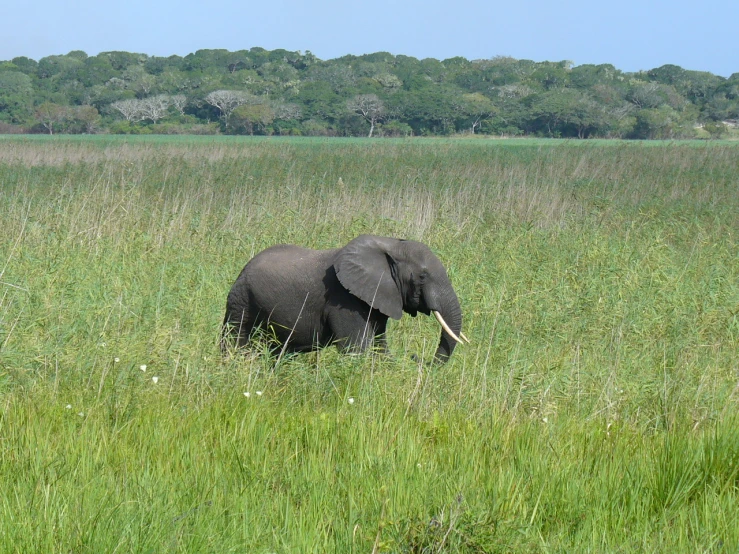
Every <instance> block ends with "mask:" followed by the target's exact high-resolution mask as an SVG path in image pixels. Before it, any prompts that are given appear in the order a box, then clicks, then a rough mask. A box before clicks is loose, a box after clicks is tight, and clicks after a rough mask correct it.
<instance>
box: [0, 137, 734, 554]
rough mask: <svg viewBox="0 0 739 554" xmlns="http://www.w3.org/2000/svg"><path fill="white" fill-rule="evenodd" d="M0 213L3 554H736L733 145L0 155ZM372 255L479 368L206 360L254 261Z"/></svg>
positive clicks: (426, 352) (334, 359)
mask: <svg viewBox="0 0 739 554" xmlns="http://www.w3.org/2000/svg"><path fill="white" fill-rule="evenodd" d="M0 195H1V197H2V201H0V223H1V225H0V491H2V494H1V495H0V551H2V552H91V553H93V552H94V553H98V552H218V553H222V552H255V553H267V552H363V553H371V552H408V553H431V552H691V553H692V552H737V549H739V519H738V517H739V516H737V513H739V511H738V510H737V506H739V257H738V253H739V244H738V242H739V241H738V237H737V232H738V231H739V144H737V143H722V142H716V143H710V144H709V143H699V142H691V143H648V145H647V143H645V144H641V143H625V142H613V143H611V142H602V141H594V142H590V141H587V142H586V141H562V142H559V141H557V142H555V141H543V140H542V141H523V140H521V141H492V140H491V141H481V140H476V141H472V140H471V141H463V140H456V141H443V140H423V141H416V140H412V141H405V140H397V141H383V140H380V141H369V140H352V141H346V140H310V139H303V140H295V139H291V140H280V139H244V138H228V137H226V138H218V139H214V138H211V137H207V138H200V139H198V140H195V139H183V138H181V137H180V138H177V139H166V140H164V139H158V138H152V137H145V138H142V137H136V138H123V137H90V138H69V137H64V138H62V137H43V138H41V137H34V138H33V139H24V138H17V137H13V138H5V137H3V138H2V139H0ZM361 233H375V234H381V235H391V236H399V237H406V238H413V239H417V240H422V241H424V242H426V243H427V244H429V245H430V246H431V248H432V249H433V250H434V251H435V252H436V253H437V254H438V256H439V258H440V259H441V260H442V261H443V262H444V264H445V265H446V267H447V269H448V271H449V274H450V277H451V279H452V282H453V283H454V285H455V288H456V290H457V293H458V295H459V297H460V301H461V303H462V309H463V313H464V317H465V321H464V332H465V334H466V335H467V336H468V337H469V338H470V339H471V340H472V344H471V345H469V346H465V347H462V346H460V347H458V348H457V349H456V351H455V353H454V355H453V356H452V359H451V361H450V362H449V363H448V364H447V365H445V366H441V367H432V366H428V365H426V364H423V363H416V362H414V361H413V358H412V357H411V356H412V355H413V354H417V355H418V356H419V357H420V358H422V359H428V358H430V357H431V356H432V354H433V351H434V349H435V347H436V343H437V341H438V326H437V325H436V324H435V322H434V321H433V318H425V317H423V316H421V317H418V318H415V319H413V318H410V317H408V316H405V317H404V318H403V319H402V320H401V321H400V322H397V323H395V322H391V326H390V328H389V345H390V348H391V351H392V357H390V358H385V357H378V356H373V355H370V354H368V355H361V356H347V355H341V354H339V353H338V352H336V351H335V349H326V350H323V351H320V352H318V353H314V354H306V355H299V356H292V357H287V358H283V359H281V360H280V364H279V367H275V360H274V359H271V358H270V357H269V356H267V355H266V354H265V353H264V352H262V351H261V350H259V349H257V350H256V351H255V352H252V353H251V354H250V355H248V356H246V357H244V358H243V359H228V360H224V359H222V358H221V356H220V352H219V350H218V345H217V341H218V332H219V325H220V322H221V320H222V318H223V310H224V307H225V297H226V294H227V292H228V289H229V287H230V286H231V284H232V282H233V280H234V279H235V278H236V276H237V274H238V272H239V271H240V269H241V267H242V266H243V265H244V263H245V262H246V261H247V260H248V259H249V258H250V257H251V256H252V255H253V254H254V253H256V252H258V251H260V250H261V249H263V248H265V247H267V246H270V245H272V244H275V243H281V242H291V243H296V244H302V245H308V246H312V247H316V248H327V247H334V246H339V245H342V244H344V243H346V242H347V241H349V240H350V239H351V238H353V237H355V236H356V235H358V234H361ZM246 393H248V395H247V394H246Z"/></svg>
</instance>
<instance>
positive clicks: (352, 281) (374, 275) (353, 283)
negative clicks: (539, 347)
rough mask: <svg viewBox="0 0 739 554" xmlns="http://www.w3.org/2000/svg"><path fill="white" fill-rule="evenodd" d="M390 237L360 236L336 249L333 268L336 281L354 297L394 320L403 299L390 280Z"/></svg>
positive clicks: (398, 314) (393, 282) (391, 269)
mask: <svg viewBox="0 0 739 554" xmlns="http://www.w3.org/2000/svg"><path fill="white" fill-rule="evenodd" d="M388 240H389V239H384V238H382V237H375V236H372V235H361V236H359V237H357V238H355V239H354V240H352V241H351V242H349V244H347V245H346V246H345V247H344V248H342V249H341V250H339V253H338V254H337V255H336V260H335V261H334V269H335V270H336V276H337V277H338V278H339V282H340V283H341V284H342V285H343V286H344V288H346V290H348V291H349V292H350V293H352V294H353V295H354V296H356V297H357V298H359V299H360V300H362V301H363V302H366V303H367V304H369V305H370V306H372V307H373V308H376V309H378V310H380V311H381V312H382V313H383V314H385V315H386V316H388V317H392V318H393V319H400V318H401V316H402V315H403V299H402V297H401V295H400V291H399V290H398V287H397V285H396V284H395V281H394V280H393V268H392V267H391V266H393V265H394V264H395V262H394V260H393V258H392V256H391V255H390V253H389V252H388V247H389V243H388Z"/></svg>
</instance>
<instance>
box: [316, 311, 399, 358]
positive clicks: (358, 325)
mask: <svg viewBox="0 0 739 554" xmlns="http://www.w3.org/2000/svg"><path fill="white" fill-rule="evenodd" d="M329 324H330V326H331V331H332V333H333V336H334V342H335V344H336V346H337V347H338V348H339V350H341V351H342V352H361V351H364V350H367V349H368V348H372V347H375V346H376V347H377V348H378V349H379V350H380V351H381V352H383V353H384V352H387V342H386V340H385V330H386V328H387V316H384V315H383V314H381V313H380V312H378V311H377V310H369V308H368V307H367V309H365V310H347V309H339V310H336V311H335V312H333V313H332V314H331V315H330V316H329Z"/></svg>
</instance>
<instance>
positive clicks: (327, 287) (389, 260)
mask: <svg viewBox="0 0 739 554" xmlns="http://www.w3.org/2000/svg"><path fill="white" fill-rule="evenodd" d="M432 310H435V311H438V312H440V313H441V316H442V317H443V318H444V320H445V321H446V322H447V324H448V325H449V327H450V328H451V329H452V331H453V332H454V333H455V334H456V335H457V336H459V333H460V331H461V329H462V312H461V309H460V306H459V300H457V295H456V293H455V292H454V289H453V288H452V284H451V282H450V281H449V277H448V276H447V273H446V269H444V266H443V265H442V264H441V262H440V261H439V259H438V258H437V257H436V256H435V255H434V254H433V253H432V252H431V250H430V249H429V248H428V246H426V245H425V244H422V243H420V242H415V241H411V240H400V239H394V238H386V237H377V236H372V235H361V236H359V237H357V238H355V239H354V240H352V241H351V242H349V243H348V244H347V245H346V246H344V247H343V248H335V249H332V250H311V249H308V248H301V247H300V246H293V245H288V244H282V245H278V246H273V247H271V248H268V249H267V250H264V251H263V252H261V253H259V254H257V255H256V256H255V257H254V258H253V259H252V260H250V261H249V263H247V264H246V266H245V267H244V269H243V270H242V271H241V274H240V275H239V277H238V278H237V279H236V282H235V283H234V284H233V286H232V287H231V291H230V292H229V293H228V300H227V303H226V317H225V319H224V321H223V340H222V342H221V346H222V348H223V349H224V351H225V350H226V349H227V348H228V346H229V344H232V345H233V344H235V345H236V346H244V345H246V344H247V343H248V342H249V339H250V338H251V335H252V333H253V331H254V330H255V329H256V328H264V329H267V328H269V329H270V335H272V334H274V336H276V338H277V340H278V341H279V348H281V347H282V345H284V344H285V342H287V347H286V350H287V351H291V352H306V351H310V350H315V349H316V348H320V347H323V346H328V345H330V344H336V345H337V346H338V347H339V348H340V349H341V350H343V351H346V350H364V349H365V348H367V347H370V346H373V345H376V346H378V347H379V348H380V349H382V350H385V349H386V342H385V329H386V327H387V320H388V318H389V317H392V318H393V319H400V317H401V316H402V315H403V312H406V313H408V314H410V315H412V316H414V317H415V316H416V314H417V313H418V312H421V313H423V314H426V315H429V314H430V313H431V311H432ZM455 345H456V342H455V341H454V339H453V338H451V336H449V334H448V333H447V332H446V331H444V330H443V329H442V331H441V340H440V342H439V347H438V349H437V350H436V354H435V358H436V360H437V361H440V362H445V361H446V360H447V359H448V358H449V356H450V355H451V353H452V351H453V350H454V347H455Z"/></svg>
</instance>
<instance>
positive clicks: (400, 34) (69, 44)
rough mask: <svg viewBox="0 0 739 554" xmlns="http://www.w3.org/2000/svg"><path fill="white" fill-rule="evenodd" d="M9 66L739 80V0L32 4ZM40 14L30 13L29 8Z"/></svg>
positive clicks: (16, 19)
mask: <svg viewBox="0 0 739 554" xmlns="http://www.w3.org/2000/svg"><path fill="white" fill-rule="evenodd" d="M3 4H4V6H3V8H2V10H0V13H2V18H3V25H2V31H0V60H10V59H12V58H14V57H16V56H26V57H29V58H33V59H35V60H39V59H41V58H43V57H45V56H49V55H58V54H66V53H68V52H70V51H72V50H82V51H84V52H86V53H87V54H88V55H91V56H92V55H96V54H98V53H100V52H106V51H112V50H123V51H126V52H137V53H142V54H148V55H150V56H170V55H173V54H177V55H180V56H185V55H187V54H189V53H192V52H195V51H197V50H200V49H206V48H224V49H226V50H230V51H234V50H244V49H249V48H252V47H255V46H260V47H262V48H265V49H267V50H274V49H277V48H284V49H286V50H299V51H301V52H306V51H310V52H312V53H313V54H314V55H316V56H317V57H318V58H320V59H323V60H327V59H333V58H338V57H341V56H344V55H347V54H354V55H361V54H370V53H373V52H390V53H391V54H395V55H399V54H402V55H406V56H413V57H416V58H419V59H422V58H436V59H439V60H444V59H447V58H452V57H455V56H462V57H464V58H467V59H469V60H474V59H484V58H492V57H494V56H512V57H514V58H519V59H529V60H534V61H537V62H541V61H561V60H570V61H572V62H573V63H574V64H575V65H582V64H601V63H610V64H612V65H614V66H615V67H616V68H618V69H620V70H622V71H629V72H631V71H639V70H647V69H652V68H655V67H659V66H662V65H664V64H675V65H679V66H681V67H683V68H684V69H692V70H698V71H710V72H711V73H714V74H716V75H721V76H723V77H729V76H730V75H731V74H732V73H737V72H739V40H738V39H737V38H736V37H737V36H739V30H737V22H738V21H739V0H702V1H700V2H694V1H691V2H688V1H687V0H620V1H618V2H615V1H613V0H611V1H604V0H561V1H556V0H550V1H544V0H509V1H507V2H500V1H497V0H454V1H448V0H447V1H442V0H425V1H421V0H373V1H364V0H362V1H356V0H266V1H265V0H259V1H254V0H241V1H239V0H211V1H210V2H203V1H195V0H126V1H117V2H111V1H105V0H102V1H101V0H76V1H75V2H71V1H60V0H35V1H34V2H33V3H32V4H29V3H27V2H18V1H10V0H9V1H7V2H3ZM31 5H32V6H33V8H31V7H30V6H31Z"/></svg>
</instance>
